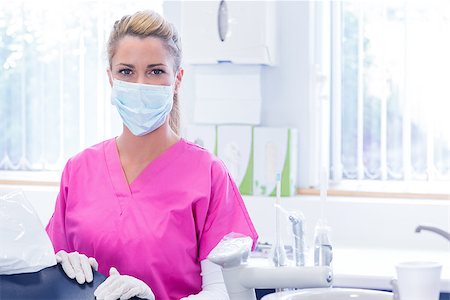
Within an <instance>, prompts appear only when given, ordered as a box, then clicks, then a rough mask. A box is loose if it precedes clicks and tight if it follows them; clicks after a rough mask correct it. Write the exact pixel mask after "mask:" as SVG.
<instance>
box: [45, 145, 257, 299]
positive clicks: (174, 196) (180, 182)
mask: <svg viewBox="0 0 450 300" xmlns="http://www.w3.org/2000/svg"><path fill="white" fill-rule="evenodd" d="M46 230H47V233H48V235H49V236H50V239H51V241H52V243H53V247H54V248H55V252H57V251H59V250H65V251H67V252H73V251H78V252H80V253H83V254H86V255H87V256H91V257H95V258H96V259H97V261H98V263H99V271H100V272H101V273H103V274H104V275H108V272H109V269H110V267H113V266H114V267H116V268H117V269H118V270H119V272H120V273H121V274H124V275H131V276H134V277H136V278H139V279H141V280H143V281H144V282H146V283H147V284H148V285H149V286H150V288H151V289H152V291H153V292H154V294H155V296H156V299H157V300H160V299H161V300H162V299H180V298H182V297H185V296H188V295H191V294H196V293H198V292H200V291H201V283H202V280H201V276H200V272H201V268H200V261H202V260H204V259H206V257H207V256H208V254H209V252H210V251H211V250H212V249H213V248H214V247H215V246H216V245H217V243H218V242H219V241H220V240H221V239H222V238H223V237H224V235H226V234H228V233H230V232H237V233H241V234H244V235H248V236H250V237H251V238H252V239H253V241H254V243H256V240H257V234H256V231H255V229H254V227H253V224H252V222H251V220H250V218H249V216H248V213H247V210H246V208H245V206H244V203H243V200H242V197H241V196H240V194H239V191H238V189H237V187H236V185H235V183H234V182H233V180H232V179H231V177H230V175H229V173H228V171H227V169H226V167H225V166H224V165H223V163H222V162H221V161H220V160H219V159H217V158H216V157H215V156H213V155H212V154H210V153H209V152H208V151H206V150H205V149H203V148H201V147H199V146H197V145H195V144H192V143H189V142H187V141H186V140H184V139H180V140H179V141H178V142H177V143H176V144H174V145H172V146H171V147H170V148H169V149H167V150H166V151H165V152H163V153H162V154H161V155H160V156H158V157H157V158H156V159H154V160H153V161H152V162H151V163H150V164H149V165H148V166H146V168H145V169H144V170H143V171H142V172H141V174H139V176H138V177H137V178H136V179H135V180H134V181H133V182H132V183H131V184H130V185H129V184H128V183H127V180H126V177H125V174H124V172H123V169H122V165H121V162H120V159H119V153H118V150H117V146H116V141H115V139H111V140H107V141H105V142H103V143H100V144H98V145H95V146H92V147H91V148H88V149H86V150H84V151H83V152H81V153H79V154H78V155H76V156H74V157H72V158H71V159H70V160H69V161H68V162H67V164H66V166H65V168H64V171H63V174H62V178H61V184H60V191H59V194H58V198H57V200H56V207H55V211H54V213H53V216H52V218H51V219H50V222H49V224H48V225H47V227H46Z"/></svg>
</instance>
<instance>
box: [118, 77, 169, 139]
mask: <svg viewBox="0 0 450 300" xmlns="http://www.w3.org/2000/svg"><path fill="white" fill-rule="evenodd" d="M111 103H112V104H113V105H115V106H116V107H117V110H118V112H119V114H120V116H121V117H122V120H123V122H124V124H125V125H126V126H127V127H128V129H129V130H130V131H131V133H133V134H134V135H136V136H142V135H145V134H147V133H150V132H152V131H154V130H156V129H158V128H159V127H161V125H162V124H163V123H164V121H165V120H166V118H167V116H168V115H169V113H170V111H171V110H172V104H173V87H172V86H171V85H168V86H166V85H151V84H141V83H132V82H126V81H121V80H117V79H114V80H113V87H112V92H111Z"/></svg>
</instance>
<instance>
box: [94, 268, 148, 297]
mask: <svg viewBox="0 0 450 300" xmlns="http://www.w3.org/2000/svg"><path fill="white" fill-rule="evenodd" d="M94 296H95V297H96V299H98V300H116V299H120V300H124V299H130V298H131V297H134V296H136V297H139V298H142V299H150V300H155V295H154V294H153V292H152V290H151V289H150V287H149V286H148V285H146V284H145V282H143V281H141V280H139V279H137V278H135V277H132V276H128V275H120V273H119V271H117V269H116V268H114V267H112V268H111V269H109V277H108V278H107V279H106V280H105V281H104V282H103V283H102V284H100V285H99V286H98V288H97V289H96V290H95V291H94Z"/></svg>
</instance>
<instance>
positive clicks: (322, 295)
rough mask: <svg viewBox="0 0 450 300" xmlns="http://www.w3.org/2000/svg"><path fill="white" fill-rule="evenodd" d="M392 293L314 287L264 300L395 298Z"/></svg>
mask: <svg viewBox="0 0 450 300" xmlns="http://www.w3.org/2000/svg"><path fill="white" fill-rule="evenodd" d="M393 299H394V296H393V294H392V293H388V292H381V291H375V290H364V289H345V288H314V289H302V290H296V291H288V292H281V293H274V294H270V295H267V296H264V297H263V298H262V300H393Z"/></svg>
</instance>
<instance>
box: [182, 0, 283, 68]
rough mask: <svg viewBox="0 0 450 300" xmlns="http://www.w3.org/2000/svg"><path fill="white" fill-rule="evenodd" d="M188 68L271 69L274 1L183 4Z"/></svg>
mask: <svg viewBox="0 0 450 300" xmlns="http://www.w3.org/2000/svg"><path fill="white" fill-rule="evenodd" d="M181 12H182V16H181V17H182V23H181V24H182V26H181V37H182V44H183V53H184V61H185V62H186V63H188V64H217V63H235V64H262V65H275V64H276V61H277V53H276V44H277V43H276V1H226V0H221V1H219V0H214V1H183V2H182V9H181Z"/></svg>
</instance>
